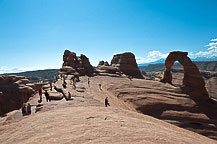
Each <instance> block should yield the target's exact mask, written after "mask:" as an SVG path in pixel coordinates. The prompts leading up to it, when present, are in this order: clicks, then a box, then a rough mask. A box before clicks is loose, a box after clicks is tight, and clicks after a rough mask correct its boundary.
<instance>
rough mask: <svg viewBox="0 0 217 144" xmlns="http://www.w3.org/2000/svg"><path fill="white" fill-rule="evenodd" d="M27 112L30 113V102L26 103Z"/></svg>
mask: <svg viewBox="0 0 217 144" xmlns="http://www.w3.org/2000/svg"><path fill="white" fill-rule="evenodd" d="M27 114H28V115H31V105H30V103H28V106H27Z"/></svg>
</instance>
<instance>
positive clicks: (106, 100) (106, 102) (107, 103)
mask: <svg viewBox="0 0 217 144" xmlns="http://www.w3.org/2000/svg"><path fill="white" fill-rule="evenodd" d="M107 106H110V104H109V102H108V97H106V98H105V107H107Z"/></svg>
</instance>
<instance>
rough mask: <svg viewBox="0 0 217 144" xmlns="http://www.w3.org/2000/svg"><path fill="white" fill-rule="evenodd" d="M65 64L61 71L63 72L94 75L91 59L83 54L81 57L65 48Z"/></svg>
mask: <svg viewBox="0 0 217 144" xmlns="http://www.w3.org/2000/svg"><path fill="white" fill-rule="evenodd" d="M63 61H64V62H63V66H62V68H61V69H60V73H63V74H67V75H69V74H77V73H78V74H79V75H92V74H93V71H94V68H93V66H92V65H91V64H90V62H89V59H88V58H87V57H86V56H85V55H83V54H81V56H80V57H77V56H76V53H74V52H70V51H69V50H65V52H64V55H63Z"/></svg>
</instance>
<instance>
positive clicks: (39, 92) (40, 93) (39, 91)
mask: <svg viewBox="0 0 217 144" xmlns="http://www.w3.org/2000/svg"><path fill="white" fill-rule="evenodd" d="M38 94H39V97H40V99H39V101H38V102H39V103H41V102H42V89H41V88H40V89H39V90H38Z"/></svg>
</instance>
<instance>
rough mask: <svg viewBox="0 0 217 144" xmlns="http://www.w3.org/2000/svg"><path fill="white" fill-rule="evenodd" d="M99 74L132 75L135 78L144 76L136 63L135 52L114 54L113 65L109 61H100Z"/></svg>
mask: <svg viewBox="0 0 217 144" xmlns="http://www.w3.org/2000/svg"><path fill="white" fill-rule="evenodd" d="M97 71H98V73H99V75H103V74H104V75H106V74H105V73H107V75H108V76H121V75H123V74H124V75H126V76H131V77H133V78H143V76H142V74H141V73H140V71H139V68H138V66H137V63H136V59H135V56H134V54H132V53H130V52H126V53H122V54H116V55H114V56H113V59H112V61H111V65H109V64H108V62H104V61H100V62H99V64H98V67H97Z"/></svg>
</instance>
